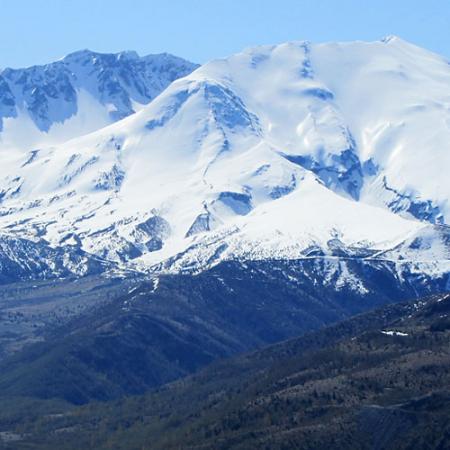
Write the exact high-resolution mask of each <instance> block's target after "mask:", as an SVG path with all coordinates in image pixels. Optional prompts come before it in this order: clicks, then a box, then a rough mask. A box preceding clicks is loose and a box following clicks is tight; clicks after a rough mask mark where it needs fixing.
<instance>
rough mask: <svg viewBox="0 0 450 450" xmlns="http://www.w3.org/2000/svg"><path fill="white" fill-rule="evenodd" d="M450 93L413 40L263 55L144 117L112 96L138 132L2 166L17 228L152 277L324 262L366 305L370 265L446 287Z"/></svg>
mask: <svg viewBox="0 0 450 450" xmlns="http://www.w3.org/2000/svg"><path fill="white" fill-rule="evenodd" d="M75 55H77V54H75ZM82 55H83V54H82ZM78 57H80V58H81V57H82V56H72V57H70V58H69V59H77V58H78ZM115 58H116V60H121V59H122V58H134V56H129V55H126V56H121V57H119V56H117V57H115ZM64 61H65V62H64ZM56 64H69V63H68V62H67V59H66V60H63V61H62V62H59V63H56ZM140 64H143V63H140ZM183 64H187V63H183ZM139 67H146V66H145V64H144V65H142V66H139ZM183 67H184V70H185V71H186V72H189V71H190V69H192V66H189V65H187V66H183ZM136 71H137V72H136V73H138V74H140V69H136ZM177 73H178V74H179V72H177ZM3 77H5V75H4V73H3ZM173 78H175V76H174V77H173ZM160 87H161V88H162V87H163V86H162V85H161V86H160ZM113 91H114V89H113ZM133 92H138V90H136V91H133ZM155 92H156V91H152V93H151V94H149V95H147V96H141V97H139V95H141V94H139V95H137V94H133V95H134V96H133V95H131V94H130V96H129V97H128V98H131V99H132V100H134V101H137V102H139V103H141V104H143V103H146V102H148V101H149V100H151V99H152V96H153V95H154V93H155ZM449 92H450V65H449V63H448V61H446V60H445V59H443V58H442V57H440V56H438V55H435V54H432V53H430V52H427V51H425V50H423V49H420V48H418V47H416V46H414V45H411V44H409V43H407V42H404V41H402V40H401V39H399V38H388V39H384V40H382V41H379V42H370V43H368V42H352V43H331V44H330V43H328V44H310V43H307V42H291V43H286V44H281V45H276V46H264V47H257V48H252V49H248V50H245V51H244V52H242V53H239V54H236V55H233V56H231V57H229V58H226V59H221V60H216V61H212V62H210V63H208V64H205V65H204V66H202V67H200V68H198V69H197V70H195V71H194V72H192V73H190V74H189V75H187V76H186V77H184V78H180V79H177V80H176V81H174V82H173V83H172V84H170V86H168V87H167V89H165V90H164V91H163V92H162V93H161V94H160V95H158V96H157V97H156V98H155V99H153V100H151V101H150V103H148V105H147V106H144V107H140V108H139V109H140V110H139V111H138V112H136V113H135V114H131V115H129V114H130V113H131V112H132V109H133V107H132V106H130V103H129V104H128V106H130V107H129V108H128V106H127V107H125V106H123V104H121V103H120V102H119V101H118V102H116V103H114V102H112V101H111V100H110V97H109V96H108V99H109V100H101V101H100V103H101V104H103V105H109V104H111V103H114V105H115V108H114V112H115V113H117V114H116V115H115V116H114V117H115V118H117V117H120V116H125V115H129V117H126V118H124V119H122V120H120V121H118V122H116V123H114V124H112V125H109V126H106V127H103V128H101V129H99V130H97V131H95V132H93V133H91V134H87V135H85V136H82V137H77V138H75V139H72V140H68V141H66V142H64V143H61V144H57V145H47V146H41V147H39V148H33V149H32V150H31V151H23V150H17V149H16V150H15V151H13V152H6V151H2V152H1V159H2V160H1V165H2V178H1V180H0V199H1V200H0V201H1V204H0V227H1V229H2V230H3V231H4V232H6V233H10V234H14V235H16V236H19V237H21V238H25V239H29V240H32V241H35V242H36V241H37V242H39V241H41V240H45V242H46V243H47V244H49V245H50V246H51V247H53V248H62V249H64V248H66V249H71V250H73V249H78V250H79V251H83V252H87V253H90V254H93V255H95V256H96V257H100V258H103V259H105V260H109V261H116V262H118V263H120V264H124V265H126V266H128V267H135V268H139V269H141V270H148V269H152V270H157V271H158V270H164V271H167V270H168V271H184V270H194V271H196V270H201V269H204V268H207V267H210V266H211V265H214V264H217V263H219V262H220V261H223V260H227V259H239V260H241V261H248V260H266V259H274V258H275V259H305V258H317V259H318V260H321V261H327V264H326V266H325V269H324V266H323V265H321V269H320V273H318V275H317V276H318V277H319V278H322V279H324V280H325V281H326V280H327V279H329V281H330V282H333V283H336V286H338V287H339V283H340V284H345V283H347V284H348V283H350V284H352V286H354V288H355V289H357V290H359V291H360V292H364V290H365V289H366V288H365V285H364V280H361V278H360V277H356V275H355V274H352V273H351V271H350V269H349V266H348V265H347V264H346V261H347V260H350V259H355V258H356V259H361V260H366V261H369V262H371V263H373V264H378V263H379V261H390V262H392V263H393V266H392V267H394V269H393V270H395V271H396V274H397V275H396V276H398V278H399V280H400V279H401V278H402V277H403V276H404V275H405V274H411V273H415V274H421V273H423V274H426V276H427V277H430V276H431V277H437V278H439V279H441V280H444V282H445V280H446V279H448V273H450V231H449V227H448V224H449V222H450V205H449V204H448V199H449V198H450V182H449V178H448V174H447V172H448V169H450V144H449V143H450V94H449ZM108 95H109V94H108ZM119 97H120V95H119ZM113 98H116V97H115V96H114V95H113ZM120 98H121V97H120ZM130 102H131V100H130ZM3 103H4V102H3ZM57 104H58V105H65V103H64V102H60V101H58V102H57ZM61 108H62V109H60V110H59V111H62V110H64V108H63V107H62V106H61ZM127 108H128V109H127ZM134 109H136V108H134ZM64 111H66V110H64ZM66 112H67V111H66ZM61 117H65V116H64V115H62V116H61V115H60V116H59V118H60V119H61ZM70 120H71V119H68V121H70ZM5 121H6V119H5ZM36 123H37V124H38V125H37V126H38V128H39V126H40V127H41V130H42V131H43V132H44V135H45V132H46V129H45V126H44V125H43V124H42V123H41V125H39V123H40V122H39V121H38V122H36ZM65 123H66V122H64V123H63V125H62V126H65ZM4 128H5V132H6V131H7V129H6V128H7V127H6V125H4ZM50 131H51V128H50ZM324 271H325V272H326V273H325V272H324ZM327 277H328V278H327ZM448 288H450V282H448Z"/></svg>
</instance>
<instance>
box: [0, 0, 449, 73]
mask: <svg viewBox="0 0 450 450" xmlns="http://www.w3.org/2000/svg"><path fill="white" fill-rule="evenodd" d="M389 34H396V35H399V36H400V37H402V38H404V39H407V40H409V41H411V42H414V43H416V44H418V45H421V46H423V47H426V48H429V49H431V50H434V51H436V52H438V53H441V54H443V55H445V56H447V57H450V0H359V1H357V0H228V1H219V0H209V1H208V0H184V1H183V0H157V1H154V0H147V1H145V0H103V1H102V0H0V42H1V47H0V48H1V51H0V67H7V66H9V67H22V66H28V65H32V64H40V63H45V62H49V61H52V60H55V59H58V58H60V57H62V56H64V55H65V54H67V53H70V52H72V51H74V50H79V49H83V48H89V49H91V50H96V51H100V52H116V51H120V50H136V51H137V52H138V53H140V54H147V53H160V52H164V51H167V52H170V53H174V54H176V55H179V56H183V57H185V58H187V59H190V60H192V61H195V62H200V63H202V62H205V61H207V60H209V59H212V58H215V57H220V56H226V55H228V54H231V53H234V52H236V51H239V50H241V49H242V48H245V47H248V46H252V45H255V44H270V43H278V42H283V41H287V40H297V39H300V40H302V39H305V40H310V41H313V42H321V41H330V40H341V41H342V40H354V39H362V40H376V39H380V38H381V37H383V36H385V35H389Z"/></svg>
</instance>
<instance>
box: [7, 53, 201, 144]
mask: <svg viewBox="0 0 450 450" xmlns="http://www.w3.org/2000/svg"><path fill="white" fill-rule="evenodd" d="M196 67H197V65H195V64H192V63H190V62H188V61H185V60H184V59H181V58H178V57H176V56H172V55H169V54H167V53H163V54H160V55H148V56H144V57H140V56H139V55H138V54H137V53H136V52H132V51H126V52H120V53H116V54H105V53H96V52H92V51H90V50H81V51H78V52H75V53H71V54H69V55H67V56H66V57H64V58H62V59H61V60H59V61H56V62H54V63H51V64H46V65H43V66H33V67H29V68H26V69H4V70H2V71H0V139H1V143H2V147H5V148H7V147H11V148H16V147H20V148H26V147H27V146H36V145H48V144H50V143H56V142H64V141H65V140H68V139H71V138H74V137H78V136H81V135H83V134H86V133H89V132H92V131H95V130H97V129H99V128H102V127H104V126H106V125H109V124H110V123H113V122H115V121H117V120H120V119H123V118H124V117H126V116H129V115H130V114H133V113H134V112H136V111H137V110H139V109H140V108H141V107H142V106H143V105H146V104H148V103H149V102H150V101H151V100H153V98H155V97H156V96H157V95H158V94H159V93H160V92H161V91H163V90H164V89H165V88H166V87H167V86H168V85H169V84H170V83H171V82H172V81H174V80H175V79H177V78H180V77H182V76H185V75H187V74H188V73H190V72H191V71H192V70H194V69H195V68H196Z"/></svg>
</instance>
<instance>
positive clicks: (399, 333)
mask: <svg viewBox="0 0 450 450" xmlns="http://www.w3.org/2000/svg"><path fill="white" fill-rule="evenodd" d="M381 332H382V333H383V334H386V335H387V336H408V333H404V332H403V331H394V330H386V331H385V330H382V331H381Z"/></svg>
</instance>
